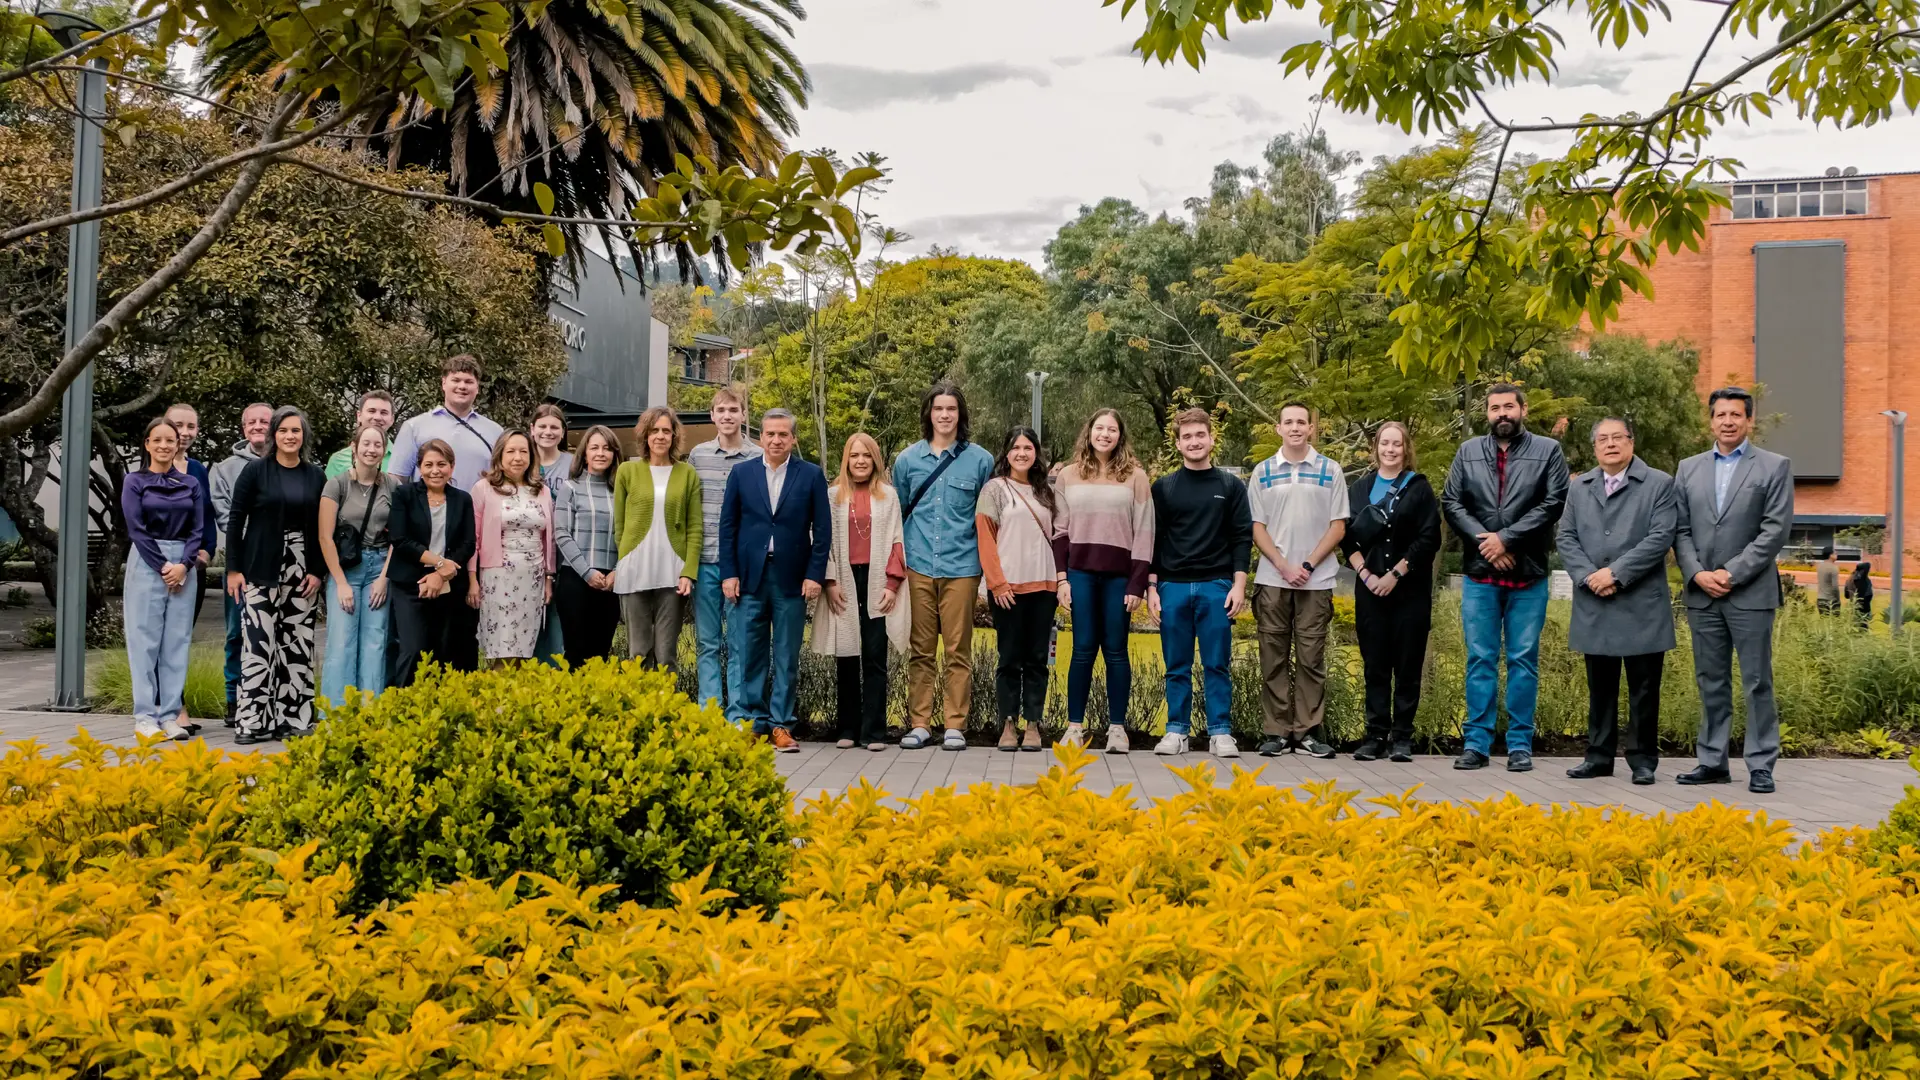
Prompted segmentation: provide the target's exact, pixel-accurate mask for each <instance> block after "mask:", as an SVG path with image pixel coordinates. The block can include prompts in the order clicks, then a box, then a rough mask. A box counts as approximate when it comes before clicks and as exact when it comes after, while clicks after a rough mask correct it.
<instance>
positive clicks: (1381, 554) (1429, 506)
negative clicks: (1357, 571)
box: [1340, 469, 1440, 596]
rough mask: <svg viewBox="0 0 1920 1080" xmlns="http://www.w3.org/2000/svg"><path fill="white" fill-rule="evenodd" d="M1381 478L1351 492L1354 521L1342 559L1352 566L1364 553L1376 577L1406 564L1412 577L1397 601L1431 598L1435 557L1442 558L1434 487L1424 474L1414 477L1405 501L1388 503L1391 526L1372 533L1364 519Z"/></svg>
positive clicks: (1372, 472)
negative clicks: (1404, 597)
mask: <svg viewBox="0 0 1920 1080" xmlns="http://www.w3.org/2000/svg"><path fill="white" fill-rule="evenodd" d="M1378 473H1379V470H1378V469H1368V470H1367V471H1366V472H1365V473H1362V474H1361V476H1360V479H1358V480H1355V481H1354V482H1353V486H1352V487H1349V488H1348V489H1347V506H1348V508H1349V509H1350V510H1351V511H1352V516H1351V517H1349V518H1348V519H1347V532H1346V535H1345V536H1344V537H1343V538H1341V541H1340V557H1341V558H1343V559H1347V560H1351V559H1352V558H1353V553H1354V552H1356V551H1357V552H1359V553H1360V554H1361V556H1362V557H1363V558H1364V559H1365V560H1366V564H1367V571H1368V572H1369V573H1372V574H1384V573H1386V572H1387V571H1388V570H1390V569H1392V568H1393V567H1395V566H1398V565H1399V563H1400V560H1401V559H1405V560H1407V576H1406V577H1405V578H1403V579H1401V582H1400V584H1399V585H1397V586H1395V588H1394V593H1395V595H1398V594H1399V593H1400V591H1401V590H1403V589H1404V590H1407V592H1408V594H1409V595H1415V596H1418V595H1422V594H1425V593H1429V592H1431V591H1432V588H1433V557H1434V556H1435V555H1438V554H1439V553H1440V503H1439V500H1437V499H1435V498H1434V497H1433V485H1432V484H1430V483H1428V482H1427V478H1426V477H1425V476H1423V475H1421V474H1420V473H1413V474H1412V475H1410V476H1408V477H1407V482H1406V483H1404V484H1402V485H1401V486H1400V496H1399V498H1398V499H1389V500H1387V501H1388V503H1389V504H1391V505H1392V507H1393V512H1392V513H1391V514H1388V515H1387V520H1386V524H1384V525H1382V526H1380V527H1379V528H1378V529H1370V528H1369V527H1368V526H1369V524H1370V522H1369V521H1368V519H1367V518H1365V517H1363V515H1364V514H1365V512H1366V510H1367V508H1368V507H1369V506H1371V505H1372V503H1373V478H1374V477H1375V476H1376V475H1378ZM1382 509H1383V510H1384V509H1385V506H1382Z"/></svg>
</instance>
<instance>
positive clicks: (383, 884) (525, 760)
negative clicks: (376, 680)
mask: <svg viewBox="0 0 1920 1080" xmlns="http://www.w3.org/2000/svg"><path fill="white" fill-rule="evenodd" d="M247 817H248V823H249V833H250V835H251V838H252V840H253V842H254V843H256V844H258V845H260V846H261V847H266V848H273V849H276V850H282V851H285V850H291V849H294V848H297V847H300V846H301V845H304V844H306V843H309V842H317V843H318V845H319V846H318V849H317V851H316V852H315V854H314V856H313V861H312V863H311V866H312V868H313V869H314V870H315V871H316V872H320V873H325V872H327V871H330V870H332V869H334V868H335V867H339V866H346V867H347V868H349V869H350V870H351V872H352V874H353V877H354V887H353V890H352V892H351V896H350V905H351V906H352V907H353V908H354V909H355V910H359V911H365V910H370V909H371V908H373V907H375V906H377V905H379V904H380V903H381V902H383V901H388V900H404V899H407V898H408V897H411V896H413V895H414V894H416V893H418V892H420V891H421V890H424V889H430V888H433V887H435V886H441V885H447V884H451V883H452V882H455V881H457V880H459V879H461V878H481V879H485V880H488V881H493V882H501V881H504V880H506V879H507V878H508V877H509V876H511V875H513V874H515V873H520V872H532V873H536V874H543V875H547V876H550V877H553V878H556V879H560V880H573V881H576V882H578V883H579V884H580V885H581V886H591V885H613V886H615V887H616V891H615V894H614V895H615V897H616V898H617V899H620V900H632V901H635V902H638V903H641V904H648V905H652V904H658V903H665V902H668V900H669V896H670V889H671V888H672V886H673V885H675V884H676V883H679V882H683V881H687V880H689V879H691V878H693V877H695V876H696V875H698V874H700V873H701V872H702V871H703V870H706V869H708V868H709V867H711V868H712V876H711V878H710V879H709V880H710V882H711V883H712V886H713V887H715V888H721V889H727V890H731V891H732V892H733V893H734V894H735V898H736V899H735V902H736V903H740V904H747V905H758V904H769V903H775V902H777V901H778V899H779V898H780V896H781V892H782V890H783V889H784V888H785V885H786V873H787V864H788V860H789V858H790V856H791V851H792V835H793V829H792V822H791V804H790V801H789V796H788V794H787V790H786V786H785V785H784V783H782V781H781V779H780V777H779V775H778V774H776V773H775V771H774V768H773V754H772V751H771V749H770V748H768V747H765V746H760V745H756V744H755V743H754V742H753V741H752V740H751V739H750V738H749V737H748V736H747V735H745V734H743V733H742V732H741V731H739V730H738V729H737V728H735V727H734V726H732V725H731V724H728V723H727V722H726V720H725V719H724V718H722V717H721V715H720V713H719V712H718V711H717V710H708V709H701V708H699V707H697V706H695V705H694V704H693V703H692V702H691V701H690V700H688V698H687V697H686V696H685V695H684V694H681V693H679V692H678V691H676V690H675V689H674V685H673V677H672V676H671V675H668V674H665V673H661V672H656V671H647V670H645V669H644V668H642V667H641V666H640V665H639V664H637V663H632V662H627V663H620V664H615V663H611V662H608V661H604V660H596V661H594V662H592V663H590V664H587V665H586V666H585V667H582V668H580V669H578V670H577V671H573V672H564V671H559V670H556V669H554V668H549V667H545V666H541V665H526V666H522V667H515V668H508V669H503V670H498V671H489V672H482V673H476V674H460V673H455V672H449V671H445V670H443V669H440V668H437V667H436V668H434V669H432V670H431V671H430V672H429V673H425V674H423V676H422V678H421V680H420V681H419V682H417V683H416V684H415V685H413V686H412V687H409V688H406V689H400V690H389V691H388V692H387V693H385V694H383V695H381V696H380V697H378V698H368V697H365V696H362V695H361V694H359V693H358V692H357V691H349V693H348V698H347V701H345V702H344V703H342V704H341V705H339V706H338V707H336V708H334V709H332V710H330V711H329V712H328V714H327V716H326V718H325V719H324V720H322V721H321V723H320V725H319V729H318V732H317V733H316V734H314V735H311V736H308V737H307V738H304V739H301V740H299V741H297V742H295V743H293V744H292V745H291V747H290V748H289V749H288V751H287V753H286V755H285V756H284V760H283V761H281V762H280V763H279V765H278V766H277V767H276V768H274V769H271V770H268V771H267V772H266V773H265V775H264V776H263V777H262V778H261V781H260V785H259V787H258V789H257V790H256V792H255V793H254V794H253V795H252V796H251V797H250V798H249V799H248V801H247Z"/></svg>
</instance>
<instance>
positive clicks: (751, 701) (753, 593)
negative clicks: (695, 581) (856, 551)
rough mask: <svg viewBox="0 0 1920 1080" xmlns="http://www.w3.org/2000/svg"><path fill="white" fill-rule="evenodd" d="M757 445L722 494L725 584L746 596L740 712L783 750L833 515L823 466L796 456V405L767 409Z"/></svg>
mask: <svg viewBox="0 0 1920 1080" xmlns="http://www.w3.org/2000/svg"><path fill="white" fill-rule="evenodd" d="M760 448H761V450H763V451H764V452H765V454H766V456H765V457H763V458H761V459H760V460H758V461H743V462H740V463H739V464H738V465H735V466H734V467H733V472H731V473H729V474H728V475H727V492H726V495H725V496H724V497H723V498H722V499H721V500H720V577H721V581H720V591H721V593H722V594H724V595H725V596H726V598H727V599H728V600H730V601H733V602H734V603H736V604H738V605H740V606H739V608H738V610H737V612H736V614H737V615H738V617H739V620H740V621H739V623H738V625H739V628H740V629H739V638H738V641H739V644H740V661H739V662H740V664H741V673H740V674H741V679H740V698H741V701H740V716H741V719H743V720H746V721H749V722H751V723H752V724H753V732H754V734H756V735H767V734H769V729H771V735H772V738H773V748H774V749H775V750H777V751H779V752H781V753H783V754H786V753H793V752H795V751H798V750H799V749H800V744H799V743H797V742H795V741H794V739H793V733H792V728H793V688H794V684H795V683H796V682H797V681H798V680H799V676H800V633H801V629H802V628H803V627H804V626H805V625H806V621H807V602H808V601H810V600H812V599H813V598H815V597H817V596H819V595H820V586H821V583H822V582H823V581H825V580H826V577H827V553H828V550H829V549H830V548H832V546H833V516H832V508H831V507H830V506H829V505H828V503H827V474H826V473H823V472H821V471H820V467H819V466H818V465H814V464H812V463H811V462H807V461H802V460H800V459H799V458H796V457H794V456H793V414H792V413H790V412H788V411H787V410H785V409H768V410H767V414H766V415H765V416H763V417H761V418H760ZM769 637H771V638H772V653H771V661H772V669H773V670H772V675H773V678H772V682H773V692H772V694H771V696H769V694H768V692H767V682H768V678H767V675H768V670H767V669H768V662H769V653H768V638H769Z"/></svg>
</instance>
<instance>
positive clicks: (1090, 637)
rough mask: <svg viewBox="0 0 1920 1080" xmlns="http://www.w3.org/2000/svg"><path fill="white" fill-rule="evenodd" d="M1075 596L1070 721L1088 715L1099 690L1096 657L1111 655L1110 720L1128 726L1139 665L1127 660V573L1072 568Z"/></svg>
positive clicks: (1070, 583)
mask: <svg viewBox="0 0 1920 1080" xmlns="http://www.w3.org/2000/svg"><path fill="white" fill-rule="evenodd" d="M1067 587H1068V589H1069V590H1070V592H1071V594H1072V596H1073V613H1072V615H1073V662H1072V663H1071V664H1069V665H1068V667H1067V722H1068V723H1071V724H1078V723H1080V722H1081V721H1082V720H1083V719H1084V718H1085V717H1086V715H1087V697H1088V695H1089V694H1091V693H1092V692H1093V658H1094V657H1095V656H1097V655H1099V654H1101V653H1105V654H1106V657H1107V723H1109V724H1117V725H1119V726H1121V727H1125V726H1126V724H1127V702H1128V701H1129V700H1131V699H1132V697H1133V665H1132V664H1131V663H1130V662H1129V661H1128V659H1127V625H1128V623H1129V622H1130V621H1131V618H1130V616H1129V615H1128V613H1127V608H1126V600H1127V575H1125V574H1100V573H1095V572H1094V571H1091V570H1069V571H1067Z"/></svg>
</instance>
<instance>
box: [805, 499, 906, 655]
mask: <svg viewBox="0 0 1920 1080" xmlns="http://www.w3.org/2000/svg"><path fill="white" fill-rule="evenodd" d="M839 490H840V489H839V488H838V487H837V486H836V487H832V488H829V489H828V490H827V498H828V500H829V502H830V503H831V505H832V507H833V550H832V551H831V552H830V553H829V554H828V555H827V577H828V578H830V579H831V580H834V581H838V582H841V583H842V584H841V595H842V596H844V597H845V598H846V600H847V607H846V610H845V611H842V612H841V613H840V614H838V615H835V614H834V613H833V607H832V606H831V605H829V604H828V603H827V598H826V596H825V595H824V594H822V595H821V597H820V598H819V599H818V600H816V601H814V605H813V651H814V652H816V653H819V654H821V655H822V656H859V655H860V618H859V613H858V612H857V611H856V608H857V607H858V606H859V605H857V604H856V603H855V602H854V597H855V596H856V595H857V594H856V593H855V591H854V589H853V564H852V563H851V562H849V561H848V560H847V515H848V514H849V513H851V512H852V510H853V500H852V499H848V500H847V501H845V502H841V501H839V499H838V498H837V497H836V496H837V494H838V492H839ZM900 539H901V528H900V499H899V497H898V496H897V495H895V494H893V493H891V492H889V493H888V495H887V497H886V498H884V499H882V498H879V497H878V493H877V492H876V493H875V498H874V499H873V538H872V540H871V541H870V542H869V547H868V551H869V552H870V553H872V555H874V556H877V557H874V558H872V559H871V560H870V561H869V562H868V563H867V617H868V618H870V619H871V618H877V617H879V615H880V613H879V612H878V611H875V610H873V608H874V605H876V604H878V603H879V602H880V596H881V594H882V593H883V592H885V591H886V588H887V553H889V552H891V551H892V550H893V545H895V544H897V543H899V542H900ZM911 607H912V605H911V604H910V603H909V602H908V599H907V593H906V587H905V586H904V585H903V586H901V589H900V594H899V595H898V596H896V597H894V600H893V610H892V611H889V612H887V615H886V619H887V640H888V641H889V642H891V643H892V644H893V647H894V648H895V649H898V650H899V651H901V652H906V651H907V633H908V630H909V629H911V626H912V622H911V620H912V616H911V614H910V613H909V610H908V609H909V608H911Z"/></svg>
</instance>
